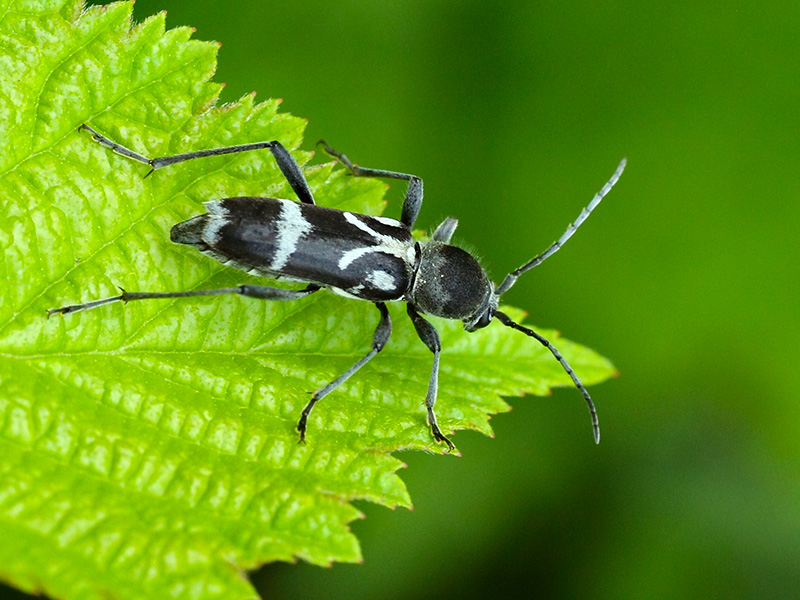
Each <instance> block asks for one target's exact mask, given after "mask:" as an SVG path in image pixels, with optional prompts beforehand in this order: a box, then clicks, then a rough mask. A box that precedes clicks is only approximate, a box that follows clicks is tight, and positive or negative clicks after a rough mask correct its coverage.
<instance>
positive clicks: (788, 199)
mask: <svg viewBox="0 0 800 600" xmlns="http://www.w3.org/2000/svg"><path fill="white" fill-rule="evenodd" d="M162 9H167V10H168V18H167V23H168V25H169V26H171V27H174V26H178V25H193V26H195V27H196V28H197V34H196V36H195V37H197V38H199V39H206V40H218V41H221V42H223V46H222V48H221V50H220V53H219V69H218V74H217V77H216V80H217V81H224V82H226V83H227V87H226V88H225V90H224V93H223V96H222V99H223V100H224V101H233V100H235V99H237V98H239V97H240V96H242V95H244V94H246V93H249V92H251V91H253V90H256V91H258V94H259V97H260V98H262V99H265V98H268V97H282V98H284V99H285V102H284V104H283V109H284V110H286V111H288V112H291V113H293V114H296V115H299V116H302V117H306V118H308V119H309V121H310V122H309V127H308V131H307V142H306V144H305V147H306V148H309V149H310V148H312V147H313V143H314V142H315V141H316V140H317V139H319V138H321V137H324V138H325V139H327V140H328V141H330V142H331V143H332V144H333V145H334V146H335V147H336V148H338V149H341V150H343V151H345V152H347V153H348V154H349V155H350V157H351V158H353V159H354V160H355V161H356V162H360V163H361V164H363V165H366V166H371V167H378V168H387V169H395V170H400V171H406V172H410V173H415V174H418V175H420V176H421V177H423V178H424V180H425V187H426V190H425V191H426V202H425V205H424V206H423V210H422V214H421V217H420V221H419V225H420V226H422V227H425V228H428V227H432V226H434V225H436V224H437V223H438V222H439V220H440V219H441V218H442V217H443V216H447V215H454V216H458V217H459V219H460V228H459V230H458V236H459V237H460V239H462V240H468V243H469V245H470V246H471V247H474V248H475V249H476V250H477V252H478V254H479V255H480V256H481V257H482V258H483V261H484V263H485V265H486V266H487V267H488V268H489V269H490V272H491V273H492V274H493V275H494V278H495V279H501V278H502V276H503V275H504V274H505V273H506V272H508V271H509V270H512V269H513V268H515V267H517V266H519V264H521V263H522V262H524V261H525V260H526V259H528V258H530V257H531V256H533V255H534V254H536V253H538V252H539V251H541V250H543V249H544V248H545V247H546V246H547V245H548V244H549V243H550V242H552V241H553V240H554V239H555V238H556V237H557V236H559V235H560V234H561V232H562V231H563V230H564V228H565V226H566V224H567V223H568V222H569V221H571V220H572V219H574V218H575V216H576V215H577V214H578V212H579V211H580V209H581V208H582V207H583V206H584V205H585V204H586V203H587V202H588V201H589V199H590V198H591V197H592V195H593V194H594V193H595V192H596V191H597V190H598V189H599V188H600V187H601V186H602V184H603V183H604V182H605V181H606V179H607V178H608V177H609V176H610V175H611V173H612V171H613V170H614V167H615V166H616V164H617V162H618V161H619V159H620V158H621V157H622V156H627V157H628V161H629V164H628V170H627V171H626V173H625V175H624V176H623V178H622V179H621V180H620V183H619V184H618V186H617V188H616V189H615V190H614V191H613V192H612V194H611V195H610V196H609V197H608V199H607V200H606V202H604V204H603V205H602V206H601V207H600V209H599V210H598V211H597V212H596V213H595V214H594V215H593V216H592V218H591V219H589V221H588V222H587V224H586V225H585V226H584V228H583V229H581V231H580V233H579V234H578V235H577V236H576V237H575V238H573V240H572V241H570V243H569V244H568V245H567V246H566V248H565V249H564V250H563V251H562V252H560V253H559V254H558V255H557V256H556V257H554V258H553V259H552V260H550V261H548V262H547V264H546V265H544V266H542V267H540V268H539V269H536V270H535V271H533V272H531V273H529V274H528V275H526V276H525V277H524V278H522V279H521V280H520V282H519V283H518V284H517V286H516V287H515V288H514V289H513V290H512V291H511V292H510V293H509V294H508V295H507V296H506V297H505V298H504V299H505V300H506V301H507V302H509V303H510V304H514V305H516V306H519V307H522V308H525V309H526V310H528V311H529V312H530V314H531V316H530V322H532V323H535V324H537V325H539V326H541V327H552V328H558V329H560V330H561V331H562V332H563V333H564V335H566V336H568V337H570V338H572V339H575V340H576V341H579V342H581V343H584V344H587V345H589V346H590V347H593V348H595V349H597V350H598V351H600V352H601V353H603V354H605V355H606V356H609V357H610V358H611V359H612V360H613V361H614V362H615V364H616V365H617V367H618V369H619V370H620V372H621V376H620V377H619V378H617V379H616V380H614V381H611V382H609V383H606V384H603V385H602V386H598V387H595V388H593V389H592V393H593V396H594V398H595V401H596V403H597V405H598V410H599V412H600V420H601V424H602V427H603V442H602V443H601V444H600V446H598V447H595V446H594V444H593V443H592V441H591V430H590V426H589V420H588V417H587V414H586V408H585V406H584V404H583V401H582V400H581V398H580V395H579V394H578V392H577V391H576V390H574V389H564V390H559V391H558V392H557V393H555V394H554V395H553V396H552V397H548V398H536V397H529V398H524V399H513V400H512V404H513V405H514V411H513V412H512V413H511V414H508V415H501V416H498V417H496V418H495V419H494V421H493V424H494V427H495V431H496V434H497V437H496V439H494V440H490V439H487V438H484V437H482V436H480V435H478V434H475V433H459V434H458V435H457V436H456V437H455V438H454V440H455V441H456V443H457V444H458V447H459V449H460V450H461V452H462V453H463V455H464V456H463V458H460V459H456V458H434V457H431V456H427V455H424V454H421V453H405V454H403V455H402V458H403V460H405V461H406V462H407V463H408V465H409V468H408V469H407V470H405V471H404V472H403V473H402V476H403V478H404V479H405V481H406V482H407V484H408V487H409V489H410V492H411V496H412V498H413V500H414V504H415V510H414V511H413V512H408V511H405V510H397V511H389V510H386V509H385V508H381V507H377V506H372V505H369V504H362V505H360V508H361V509H362V510H363V511H364V512H365V513H366V515H367V519H366V520H364V521H361V522H357V523H355V524H354V525H353V529H354V530H355V531H356V533H357V535H358V536H359V537H360V539H361V541H362V545H363V552H364V557H365V562H364V564H363V565H336V566H334V567H333V568H331V569H320V568H316V567H311V566H309V565H305V564H297V565H284V564H276V565H268V566H266V567H265V568H263V569H262V570H261V571H259V572H258V573H256V574H255V575H254V576H253V580H254V582H255V583H256V585H257V586H258V588H259V589H260V590H261V592H262V594H263V596H264V598H292V599H297V598H325V599H326V600H335V599H340V598H341V599H344V598H348V599H350V598H370V599H371V600H382V599H392V598H405V599H414V600H416V599H428V598H430V599H433V598H443V597H447V598H485V597H490V596H491V597H495V598H502V597H509V598H510V597H515V598H518V597H522V596H523V595H528V596H531V597H534V596H535V597H541V598H559V599H560V598H609V599H612V598H613V599H627V598H631V599H634V598H635V599H640V598H704V599H706V598H791V597H798V594H800V393H799V392H798V390H800V343H798V340H800V323H798V312H799V310H798V308H799V307H800V277H798V276H799V275H800V267H798V259H800V202H798V200H799V199H800V102H799V100H800V78H799V77H798V76H799V75H800V53H799V52H798V50H800V4H798V3H797V2H788V1H774V2H768V3H757V2H743V1H741V0H738V1H734V2H729V3H718V2H708V1H703V0H696V1H694V2H686V1H684V2H666V3H645V2H639V3H628V2H615V1H608V2H602V3H594V2H587V3H570V2H567V3H565V2H502V3H501V2H493V1H477V0H474V1H435V0H409V1H406V2H389V1H382V2H368V1H366V0H360V1H358V0H339V1H337V2H331V1H321V0H294V1H292V2H272V1H266V0H258V1H257V0H242V1H239V2H235V3H231V2H212V1H210V0H209V1H201V0H137V2H136V6H135V10H134V14H135V15H136V17H137V19H139V20H142V19H144V18H145V17H146V16H148V15H150V14H152V13H154V12H157V11H159V10H162ZM254 141H255V140H254ZM402 187H403V186H402V185H397V184H395V185H393V186H392V189H391V190H390V198H391V200H392V203H391V204H390V207H389V209H388V214H390V215H392V216H398V215H399V212H400V200H401V198H402ZM444 344H445V357H444V360H446V346H447V341H446V340H444Z"/></svg>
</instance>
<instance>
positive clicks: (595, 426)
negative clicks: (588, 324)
mask: <svg viewBox="0 0 800 600" xmlns="http://www.w3.org/2000/svg"><path fill="white" fill-rule="evenodd" d="M623 164H624V163H623ZM612 185H613V184H612ZM494 316H495V317H497V318H498V319H500V322H501V323H502V324H503V325H506V326H507V327H511V329H516V330H517V331H521V332H522V333H524V334H526V335H529V336H530V337H532V338H534V339H536V340H537V341H538V342H539V343H540V344H541V345H542V346H544V347H545V348H547V349H548V350H550V352H552V354H553V356H555V357H556V360H557V361H558V362H560V363H561V366H562V367H564V370H565V371H566V372H567V375H569V376H570V377H571V378H572V381H573V382H574V383H575V387H577V388H578V390H579V391H580V393H581V394H583V397H584V399H585V400H586V404H587V405H589V413H590V414H591V416H592V430H593V431H594V442H595V444H599V443H600V422H599V420H598V419H597V410H596V409H595V407H594V402H592V397H591V396H590V395H589V391H588V390H587V389H586V387H585V386H584V385H583V384H582V383H581V380H580V379H578V376H577V375H576V374H575V371H573V370H572V367H570V366H569V363H568V362H567V361H566V359H565V358H564V357H563V356H561V353H560V352H559V351H558V350H557V349H556V347H555V346H553V344H551V343H550V342H549V341H548V340H547V339H546V338H545V337H543V336H541V335H539V334H538V333H536V332H535V331H534V330H533V329H528V328H527V327H524V326H522V325H520V324H519V323H515V322H514V321H512V320H511V317H509V316H508V315H507V314H505V313H502V312H500V311H499V310H496V311H495V313H494Z"/></svg>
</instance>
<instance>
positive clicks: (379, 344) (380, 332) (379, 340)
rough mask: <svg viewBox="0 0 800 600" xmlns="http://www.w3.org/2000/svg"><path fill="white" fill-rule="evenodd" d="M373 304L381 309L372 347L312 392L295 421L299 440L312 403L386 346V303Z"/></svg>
mask: <svg viewBox="0 0 800 600" xmlns="http://www.w3.org/2000/svg"><path fill="white" fill-rule="evenodd" d="M375 306H377V307H378V310H379V311H381V320H380V321H379V322H378V326H377V327H376V328H375V335H374V336H373V338H372V348H371V349H370V351H369V352H367V354H366V356H364V357H363V358H362V359H361V360H359V361H358V362H357V363H356V364H354V365H353V366H352V367H350V368H349V369H347V371H345V372H344V373H342V374H341V375H339V377H337V378H336V379H334V380H333V381H331V382H330V383H329V384H328V385H326V386H324V387H321V388H320V389H318V390H317V391H316V392H314V394H313V395H312V396H311V400H310V401H309V402H308V404H306V407H305V408H304V409H303V414H302V415H301V416H300V420H299V421H298V422H297V431H299V432H300V441H301V442H304V441H305V439H306V421H308V415H309V414H311V410H312V409H313V408H314V405H315V404H316V403H317V402H318V401H319V400H322V399H323V398H324V397H325V396H327V395H328V394H330V393H331V392H332V391H333V390H335V389H336V388H337V387H339V386H340V385H341V384H343V383H344V382H345V381H347V380H348V379H350V377H351V376H352V375H353V374H354V373H355V372H356V371H358V370H359V369H360V368H361V367H363V366H364V365H365V364H367V363H368V362H369V361H370V360H372V358H373V357H374V356H375V355H376V354H377V353H378V352H380V351H381V350H383V348H384V346H386V342H388V341H389V336H390V335H392V319H391V317H390V316H389V311H388V310H387V308H386V305H385V304H384V303H383V302H376V303H375Z"/></svg>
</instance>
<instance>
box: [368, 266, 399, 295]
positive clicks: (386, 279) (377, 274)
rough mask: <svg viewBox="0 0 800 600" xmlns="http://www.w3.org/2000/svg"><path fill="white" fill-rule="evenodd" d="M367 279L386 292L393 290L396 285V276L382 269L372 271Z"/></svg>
mask: <svg viewBox="0 0 800 600" xmlns="http://www.w3.org/2000/svg"><path fill="white" fill-rule="evenodd" d="M367 281H368V282H369V283H371V284H372V285H374V286H375V287H376V288H378V289H379V290H383V291H384V292H388V291H390V290H393V289H394V287H395V280H394V276H393V275H392V274H391V273H387V272H386V271H382V270H376V271H371V272H370V274H369V275H367Z"/></svg>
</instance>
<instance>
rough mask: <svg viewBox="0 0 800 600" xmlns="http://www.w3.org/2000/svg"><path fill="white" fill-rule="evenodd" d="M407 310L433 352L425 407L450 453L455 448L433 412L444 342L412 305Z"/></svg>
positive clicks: (435, 433)
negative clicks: (440, 427) (440, 356)
mask: <svg viewBox="0 0 800 600" xmlns="http://www.w3.org/2000/svg"><path fill="white" fill-rule="evenodd" d="M406 309H407V311H408V316H409V317H411V322H412V323H414V329H416V330H417V335H418V336H419V339H421V340H422V341H423V343H424V344H425V345H426V346H427V347H428V350H430V351H431V352H433V368H432V369H431V378H430V380H429V381H428V394H427V396H425V406H426V407H427V408H428V424H429V425H430V426H431V433H432V434H433V438H434V439H435V440H436V441H437V442H444V443H445V444H447V448H448V452H452V451H453V450H454V449H455V446H454V445H453V442H451V441H450V440H449V439H447V437H446V436H445V435H444V434H443V433H442V430H441V429H439V423H437V421H436V413H435V412H434V411H433V407H434V405H435V404H436V395H437V393H438V391H439V355H440V354H441V352H442V342H441V341H440V340H439V333H438V332H437V331H436V329H435V328H434V326H433V325H431V324H430V323H428V321H426V320H425V319H424V318H422V315H420V314H419V313H418V312H417V310H416V309H415V308H414V307H413V306H412V305H411V304H408V305H406Z"/></svg>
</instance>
